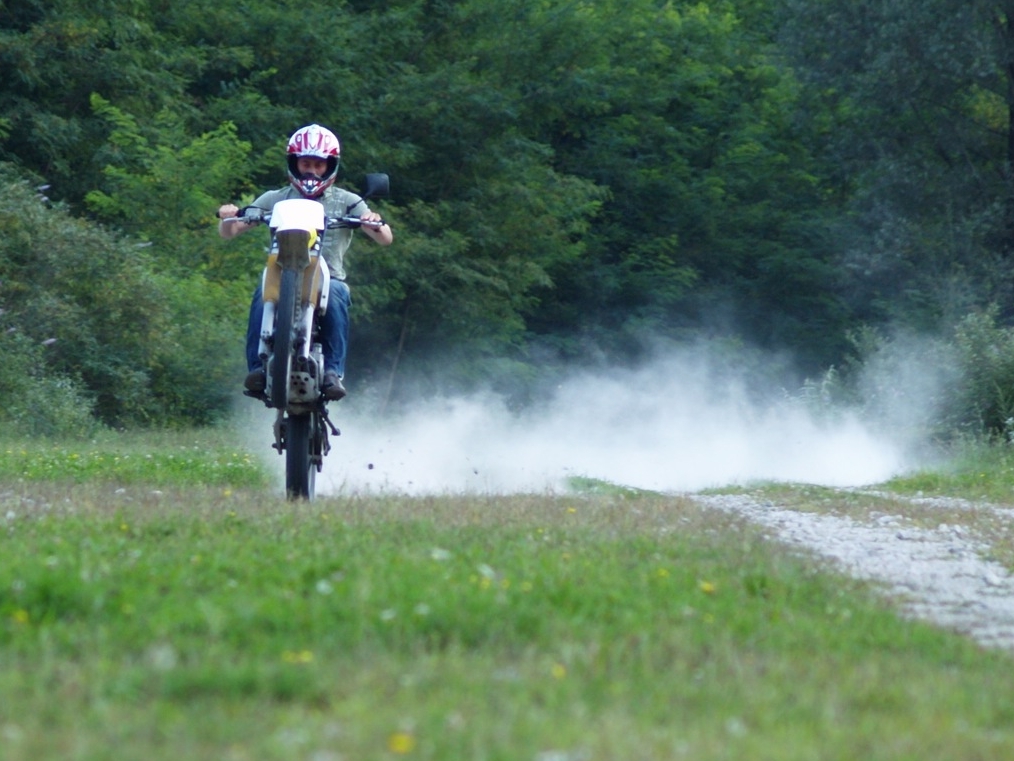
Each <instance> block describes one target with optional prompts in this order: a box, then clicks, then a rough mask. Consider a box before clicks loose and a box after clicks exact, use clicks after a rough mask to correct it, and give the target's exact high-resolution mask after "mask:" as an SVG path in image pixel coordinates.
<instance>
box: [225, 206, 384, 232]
mask: <svg viewBox="0 0 1014 761" xmlns="http://www.w3.org/2000/svg"><path fill="white" fill-rule="evenodd" d="M215 216H218V212H215ZM218 218H219V219H221V220H222V221H223V222H245V223H246V224H248V225H260V224H264V225H266V224H270V223H271V212H270V211H268V210H266V209H261V208H260V207H258V206H244V207H243V208H242V209H240V210H239V213H238V214H237V215H236V216H235V217H218ZM324 221H325V226H326V227H327V229H328V230H338V229H353V230H354V229H355V228H357V227H372V228H373V229H374V230H379V229H380V228H381V227H383V226H384V225H386V224H387V222H386V221H384V220H383V219H371V220H364V219H361V218H360V217H354V216H352V215H350V214H346V215H344V216H340V217H325V218H324Z"/></svg>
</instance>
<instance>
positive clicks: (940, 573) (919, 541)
mask: <svg viewBox="0 0 1014 761" xmlns="http://www.w3.org/2000/svg"><path fill="white" fill-rule="evenodd" d="M693 499H694V500H695V501H697V502H700V503H702V504H705V505H708V506H710V507H712V508H716V509H720V510H725V511H728V512H731V513H735V514H737V515H740V516H742V517H744V518H746V519H748V520H749V521H751V522H753V523H755V524H758V525H760V526H763V527H765V528H767V529H770V531H771V534H770V536H771V537H772V538H775V539H777V540H779V541H781V542H783V543H784V544H787V545H789V546H793V547H797V548H801V549H805V550H806V551H808V552H811V553H815V554H817V555H820V556H823V557H826V558H828V559H829V560H831V561H832V562H833V563H834V564H836V565H837V566H838V567H840V568H842V569H843V570H844V571H846V572H847V573H849V574H851V575H853V576H855V577H857V578H860V579H865V580H869V581H873V582H877V583H879V584H880V585H882V586H883V587H884V588H885V590H886V591H887V593H888V594H890V595H891V596H892V597H893V598H896V599H897V600H898V601H899V603H900V605H901V608H902V610H903V611H904V612H905V613H906V614H908V615H911V616H914V617H917V618H920V619H924V620H927V621H930V622H932V623H935V624H937V625H940V626H943V627H946V628H949V629H952V630H955V631H958V632H961V633H963V634H967V635H968V636H970V637H972V638H973V639H975V640H976V641H977V642H979V643H980V644H982V645H984V646H988V647H998V648H1004V649H1008V650H1014V576H1012V575H1011V573H1010V572H1008V571H1007V569H1006V568H1004V567H1003V566H1001V565H1000V564H998V563H995V562H992V561H990V560H986V559H984V557H983V550H984V545H981V544H979V543H978V542H976V541H974V540H973V539H972V538H970V537H969V536H968V533H967V531H965V530H964V529H963V528H962V527H961V526H953V525H941V526H939V527H938V528H937V529H934V530H927V529H918V528H911V527H907V526H905V527H902V526H900V525H899V519H897V518H894V517H892V516H880V517H878V518H876V519H874V520H872V521H871V523H860V522H858V521H856V520H853V519H851V518H845V517H839V516H834V515H823V514H818V513H810V512H802V511H798V510H789V509H785V508H783V507H779V506H778V505H775V504H774V503H772V502H766V501H763V500H759V499H757V498H755V497H751V496H748V495H720V496H702V495H694V497H693ZM920 502H921V503H922V504H927V503H929V502H930V500H920ZM964 504H965V505H967V504H968V503H964ZM947 506H948V507H960V506H961V503H959V502H958V501H947ZM978 507H980V508H981V507H982V506H981V505H980V506H978ZM997 511H998V512H1003V513H1005V514H1011V511H1010V510H1004V509H1000V508H998V509H997Z"/></svg>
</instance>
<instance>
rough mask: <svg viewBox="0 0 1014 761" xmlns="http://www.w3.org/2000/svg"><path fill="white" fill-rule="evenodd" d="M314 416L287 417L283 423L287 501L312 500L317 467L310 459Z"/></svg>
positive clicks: (310, 413) (309, 414)
mask: <svg viewBox="0 0 1014 761" xmlns="http://www.w3.org/2000/svg"><path fill="white" fill-rule="evenodd" d="M314 417H315V414H314V413H312V412H308V413H305V414H302V415H289V417H288V418H286V421H285V493H286V495H287V496H288V497H289V499H313V495H314V487H315V486H316V476H317V466H316V465H315V464H314V462H313V458H312V457H311V451H310V450H311V449H312V447H313V432H314V425H315V420H314Z"/></svg>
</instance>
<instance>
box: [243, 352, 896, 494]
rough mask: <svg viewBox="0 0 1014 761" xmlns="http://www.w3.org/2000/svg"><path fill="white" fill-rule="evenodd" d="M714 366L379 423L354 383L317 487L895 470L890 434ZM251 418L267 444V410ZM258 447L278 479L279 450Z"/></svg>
mask: <svg viewBox="0 0 1014 761" xmlns="http://www.w3.org/2000/svg"><path fill="white" fill-rule="evenodd" d="M714 376H715V374H714V373H713V372H712V371H710V370H709V368H708V367H707V366H706V365H703V364H700V363H693V362H687V361H678V360H669V361H664V362H658V363H655V364H654V365H653V366H651V367H649V368H646V369H642V370H638V371H629V372H613V373H610V374H609V375H608V377H606V376H603V375H593V374H588V375H581V376H576V377H573V378H572V379H570V380H568V381H566V382H564V383H562V384H560V385H559V386H558V387H557V388H556V389H555V393H554V394H552V396H551V397H550V398H547V399H545V400H544V401H543V402H542V403H541V404H539V405H537V407H533V408H530V409H527V410H525V411H521V412H512V411H510V410H508V408H507V406H506V404H505V403H504V401H503V400H502V399H500V398H497V397H495V396H492V395H474V396H469V397H460V398H445V399H439V400H428V401H420V402H418V403H417V405H416V406H415V407H413V408H411V409H410V410H408V411H406V412H404V413H403V414H401V415H399V416H397V417H395V418H390V419H385V420H381V419H379V418H378V417H377V416H376V414H375V413H374V411H373V410H372V409H371V408H370V404H369V402H368V401H367V400H368V398H369V395H368V394H361V395H359V396H360V398H358V399H357V394H356V393H355V392H353V393H352V394H351V395H350V397H349V398H347V399H346V400H344V401H342V402H341V403H340V404H337V405H331V409H332V417H333V419H334V422H335V424H336V425H337V426H338V427H339V428H340V429H341V436H338V437H332V450H331V453H330V455H329V456H328V457H327V458H325V463H324V470H323V472H322V473H321V474H320V475H318V477H317V493H318V494H320V495H326V494H355V493H384V492H386V493H399V494H417V495H418V494H455V493H484V494H491V493H492V494H504V493H547V492H557V491H562V490H565V489H566V483H567V480H568V479H570V478H574V477H583V478H590V479H600V480H603V481H608V482H611V483H615V484H621V485H625V486H629V487H634V488H640V489H651V490H658V491H663V492H684V491H697V490H700V489H705V488H709V487H721V486H728V485H735V484H747V483H751V482H757V481H784V482H796V483H811V484H820V485H826V486H836V487H847V486H860V485H867V484H872V483H877V482H880V481H883V480H885V479H887V478H890V477H891V476H893V475H896V474H898V473H900V472H903V471H904V470H905V469H906V466H907V464H908V463H907V462H906V457H905V454H904V446H903V444H902V443H899V442H893V441H891V440H889V439H888V438H886V437H885V436H884V435H882V434H875V433H873V432H872V430H871V429H870V427H869V426H868V425H865V424H864V423H863V422H861V421H860V419H859V417H858V416H857V415H854V414H850V413H848V412H837V413H835V414H833V415H827V414H815V413H814V412H813V411H812V410H811V409H810V408H809V407H808V406H807V405H804V404H801V403H800V402H799V400H798V398H792V395H786V394H783V395H782V396H781V397H780V398H779V397H777V395H776V396H775V398H774V399H773V400H769V401H767V402H764V403H762V402H759V401H757V395H756V394H755V393H754V392H755V389H752V388H751V386H750V383H749V381H748V380H747V379H738V380H728V379H726V380H721V381H719V380H716V379H715V377H714ZM257 425H258V426H260V427H261V428H262V430H261V432H262V433H263V441H264V442H268V443H269V441H268V440H269V439H270V435H271V434H270V419H268V418H265V421H264V422H262V423H258V424H257ZM248 435H256V432H255V431H253V430H250V429H249V428H248ZM265 447H267V443H265ZM265 457H266V458H271V459H270V460H269V462H273V463H274V464H273V466H272V467H274V468H275V469H277V471H278V473H279V483H280V484H281V482H282V476H281V472H282V469H283V467H284V463H283V458H281V457H278V456H277V455H275V454H274V453H273V452H271V450H270V449H268V454H266V455H265Z"/></svg>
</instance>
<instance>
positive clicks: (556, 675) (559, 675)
mask: <svg viewBox="0 0 1014 761" xmlns="http://www.w3.org/2000/svg"><path fill="white" fill-rule="evenodd" d="M549 673H550V674H552V675H553V679H563V678H564V677H565V676H567V667H566V666H564V665H563V664H562V663H554V664H553V666H552V668H550V669H549Z"/></svg>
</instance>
